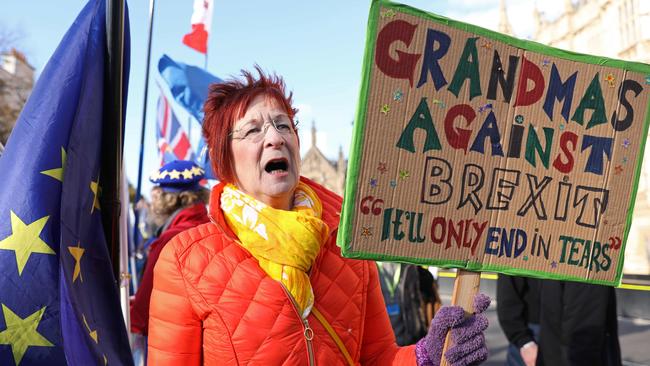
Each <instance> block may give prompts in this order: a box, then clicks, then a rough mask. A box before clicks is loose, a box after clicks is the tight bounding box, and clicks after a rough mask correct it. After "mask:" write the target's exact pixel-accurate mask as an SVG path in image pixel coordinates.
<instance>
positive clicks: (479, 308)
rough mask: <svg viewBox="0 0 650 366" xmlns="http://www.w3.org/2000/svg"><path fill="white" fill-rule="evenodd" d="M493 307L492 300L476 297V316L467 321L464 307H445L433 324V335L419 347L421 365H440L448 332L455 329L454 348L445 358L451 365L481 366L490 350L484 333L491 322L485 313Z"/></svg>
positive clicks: (417, 347)
mask: <svg viewBox="0 0 650 366" xmlns="http://www.w3.org/2000/svg"><path fill="white" fill-rule="evenodd" d="M488 306H490V298H489V297H488V296H487V295H484V294H476V296H475V297H474V315H472V316H470V317H469V318H465V312H464V311H463V308H461V307H460V306H443V307H442V308H440V310H438V312H437V313H436V316H435V317H434V318H433V320H432V321H431V326H430V327H429V333H428V334H427V335H426V336H425V337H424V338H422V339H420V340H419V341H418V343H417V344H416V345H415V356H416V359H417V362H418V366H439V365H440V359H441V356H442V347H443V346H444V344H445V338H446V336H447V331H448V330H450V329H451V340H452V341H453V346H452V347H449V348H448V349H447V352H445V357H446V358H447V362H448V363H449V364H450V365H451V366H467V365H478V364H479V363H481V362H483V361H485V360H486V359H487V356H488V349H487V346H486V345H485V335H484V334H483V332H484V331H485V330H486V329H487V327H488V320H487V318H486V317H485V315H483V314H482V313H483V312H484V311H485V309H487V308H488Z"/></svg>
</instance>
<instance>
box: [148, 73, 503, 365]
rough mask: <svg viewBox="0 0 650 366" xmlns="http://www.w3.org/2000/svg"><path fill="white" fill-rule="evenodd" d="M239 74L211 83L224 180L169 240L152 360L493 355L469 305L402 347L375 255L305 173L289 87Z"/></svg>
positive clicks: (446, 311)
mask: <svg viewBox="0 0 650 366" xmlns="http://www.w3.org/2000/svg"><path fill="white" fill-rule="evenodd" d="M256 69H257V72H258V76H257V77H256V76H254V75H253V74H252V73H250V72H247V71H243V78H241V79H232V80H229V81H225V82H223V83H218V84H212V85H211V86H210V90H209V94H208V98H207V100H206V102H205V105H204V112H205V118H204V120H203V136H204V138H205V140H206V142H207V145H208V147H209V154H210V160H211V161H212V168H213V169H214V172H215V173H216V174H217V177H218V178H219V179H220V184H219V185H217V186H215V187H214V188H213V189H212V193H211V198H210V208H209V216H210V222H209V223H206V224H203V225H199V226H197V227H194V228H192V229H190V230H188V231H185V232H183V233H181V234H179V235H178V236H176V237H175V238H174V239H172V240H171V242H169V244H168V245H167V246H165V248H164V249H163V251H162V253H161V254H160V258H159V259H158V263H157V264H156V268H155V271H154V272H155V274H154V287H153V292H152V296H151V307H150V314H149V361H150V362H151V364H152V365H156V366H167V365H174V366H176V365H182V366H197V365H246V364H257V365H281V364H282V365H316V364H317V365H359V364H361V365H416V364H417V365H421V366H424V365H427V366H429V365H439V363H440V359H441V357H442V349H443V344H444V341H445V337H446V334H447V331H448V330H450V333H451V337H452V339H453V340H454V342H455V343H454V346H452V347H450V348H449V349H448V350H447V352H446V353H445V357H446V359H447V360H448V361H450V364H451V365H471V364H478V363H480V362H482V361H483V360H485V359H486V358H487V347H486V345H485V336H484V331H485V329H486V328H487V318H486V317H485V315H484V314H482V313H483V311H484V310H485V309H486V308H487V306H488V305H489V302H490V300H489V298H488V297H487V296H485V295H482V294H479V295H478V296H476V298H475V302H474V307H475V309H474V314H470V316H468V317H467V318H465V313H464V311H463V309H462V308H460V307H443V308H441V309H440V311H439V312H438V314H436V316H435V318H434V319H433V321H432V322H431V325H430V327H429V331H428V333H427V334H426V335H425V336H424V337H423V338H422V339H420V340H419V341H418V342H417V344H416V345H412V346H408V347H398V346H397V344H396V343H395V336H394V334H393V331H392V329H391V327H390V320H389V319H388V315H387V314H386V307H385V305H384V301H383V298H382V294H381V288H380V285H379V279H378V275H377V267H376V265H375V264H374V262H370V261H363V260H353V259H349V258H343V257H342V256H341V252H340V249H339V247H338V246H337V245H336V235H337V228H338V223H339V220H340V217H339V215H340V211H341V197H339V196H337V195H336V194H334V193H333V192H331V191H328V190H327V189H325V188H324V187H322V186H320V185H318V184H316V183H314V182H312V181H310V180H309V179H306V178H303V177H301V176H300V155H299V154H300V145H299V141H298V134H297V131H296V125H295V123H294V117H295V113H296V109H294V108H293V107H292V100H291V99H292V95H291V94H288V95H287V93H286V92H285V85H284V82H283V81H282V79H281V78H280V77H278V76H275V75H266V74H264V73H263V72H262V71H261V69H260V68H259V67H256Z"/></svg>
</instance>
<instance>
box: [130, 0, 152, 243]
mask: <svg viewBox="0 0 650 366" xmlns="http://www.w3.org/2000/svg"><path fill="white" fill-rule="evenodd" d="M155 6H156V0H150V1H149V38H148V40H147V66H146V67H145V72H144V99H143V101H142V127H140V156H139V158H138V159H139V160H138V183H137V188H136V190H135V202H133V212H134V213H135V218H134V220H133V221H134V222H133V243H134V244H135V245H137V244H138V243H137V242H136V240H138V232H139V230H140V228H139V226H140V215H138V212H137V211H136V206H137V205H138V202H139V201H140V194H141V192H142V161H143V158H144V132H145V130H146V127H147V98H148V96H149V66H150V64H151V35H152V33H153V12H154V8H155Z"/></svg>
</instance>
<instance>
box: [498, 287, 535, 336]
mask: <svg viewBox="0 0 650 366" xmlns="http://www.w3.org/2000/svg"><path fill="white" fill-rule="evenodd" d="M541 282H542V280H538V279H535V278H527V277H516V276H507V275H503V274H500V275H499V278H498V279H497V316H498V318H499V324H500V325H501V329H502V330H503V333H505V335H506V338H508V341H509V342H510V343H512V344H514V345H515V346H517V348H521V347H522V346H523V345H524V344H526V343H528V342H530V341H533V340H534V337H533V332H532V331H531V330H530V328H529V327H528V325H529V324H539V306H540V304H539V302H540V286H541Z"/></svg>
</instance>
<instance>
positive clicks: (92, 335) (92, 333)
mask: <svg viewBox="0 0 650 366" xmlns="http://www.w3.org/2000/svg"><path fill="white" fill-rule="evenodd" d="M81 318H82V319H83V321H84V325H85V326H86V329H88V335H90V338H92V339H93V341H95V343H99V335H98V334H97V330H96V329H95V330H91V329H90V326H89V325H88V322H87V321H86V316H85V315H83V314H81Z"/></svg>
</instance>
